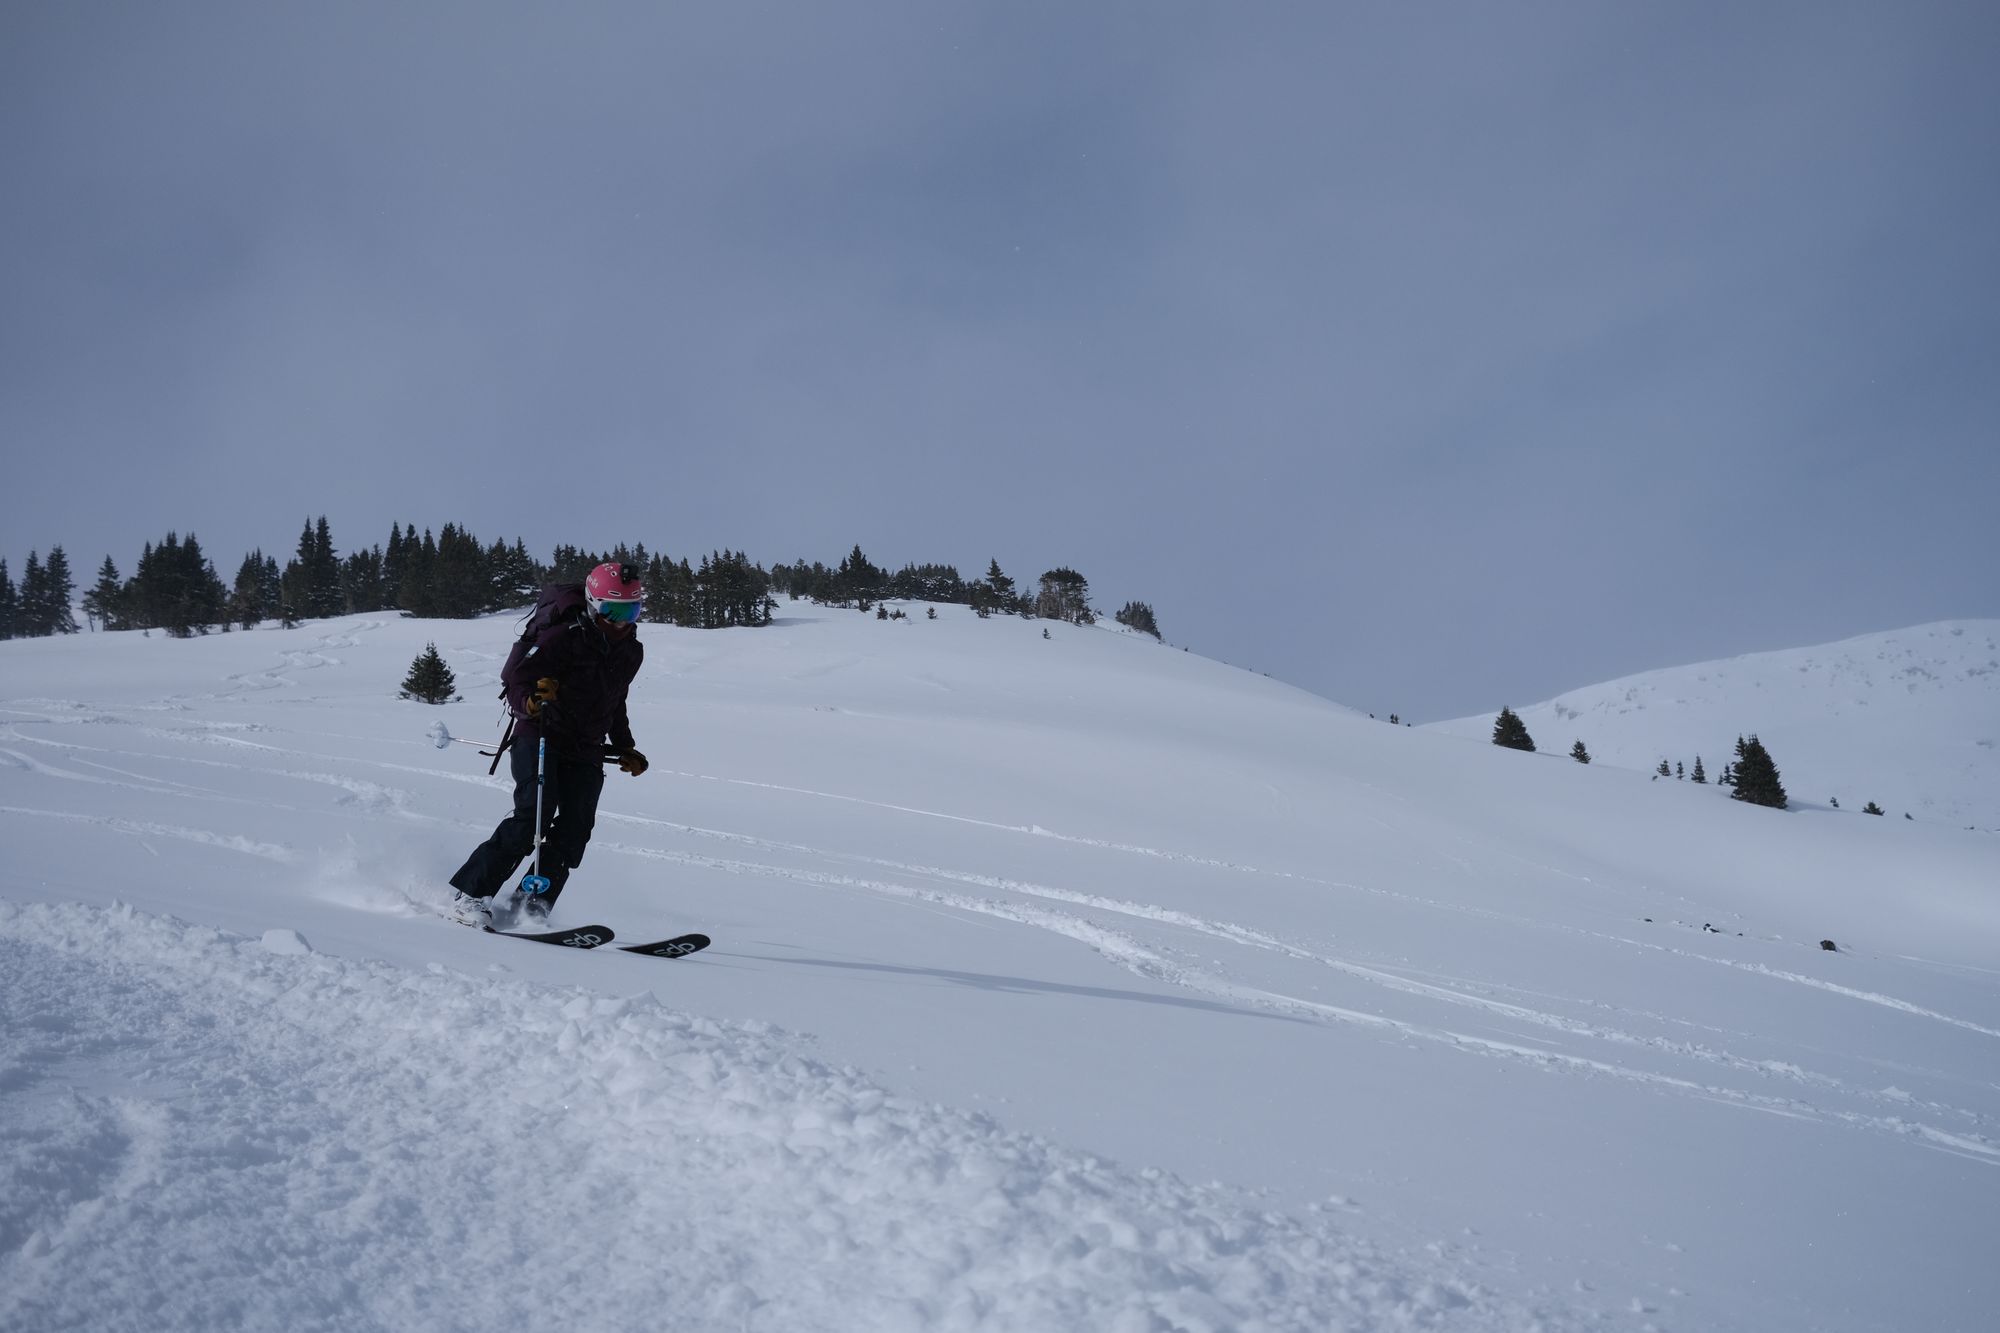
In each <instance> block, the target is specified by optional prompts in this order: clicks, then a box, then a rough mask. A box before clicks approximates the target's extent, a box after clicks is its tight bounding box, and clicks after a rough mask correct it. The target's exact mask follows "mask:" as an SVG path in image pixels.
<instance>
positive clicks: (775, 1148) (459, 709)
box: [0, 604, 2000, 1333]
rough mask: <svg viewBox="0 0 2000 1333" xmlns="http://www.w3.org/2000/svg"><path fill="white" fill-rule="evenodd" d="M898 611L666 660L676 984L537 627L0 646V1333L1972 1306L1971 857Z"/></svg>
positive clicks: (1980, 1117) (1980, 1202)
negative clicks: (574, 817)
mask: <svg viewBox="0 0 2000 1333" xmlns="http://www.w3.org/2000/svg"><path fill="white" fill-rule="evenodd" d="M911 610H912V611H913V612H915V614H914V615H913V616H912V618H911V619H909V620H906V621H891V622H881V621H876V620H875V619H873V618H872V617H870V616H863V615H858V614H856V613H855V612H852V611H846V612H842V611H832V610H822V609H817V608H809V607H806V606H804V605H801V604H793V605H791V606H788V607H786V608H785V609H784V613H783V614H782V615H781V618H780V623H779V624H778V625H776V626H774V627H772V628H769V629H762V630H746V631H726V632H714V633H695V632H686V631H674V630H663V629H660V628H657V627H651V626H649V627H646V629H645V630H644V631H643V633H644V634H645V636H646V638H647V641H648V661H647V667H646V671H645V673H644V674H642V676H641V677H640V681H639V683H638V686H637V687H636V689H635V693H634V698H633V720H634V727H635V730H636V732H637V734H638V737H639V743H640V745H641V746H642V747H643V748H645V749H647V751H648V752H649V754H650V755H651V757H652V760H653V768H652V770H651V771H650V772H649V773H648V774H647V775H645V777H643V778H641V779H638V780H636V781H635V780H631V779H628V778H625V777H624V776H623V775H616V774H614V775H613V778H612V781H611V783H610V784H609V785H608V786H607V789H606V793H605V798H604V806H603V814H602V817H601V819H600V823H599V826H598V835H597V840H596V842H595V843H594V844H593V845H592V848H591V851H590V854H589V856H588V857H587V858H586V861H585V863H584V865H583V866H582V867H581V868H580V869H579V870H578V871H577V873H576V876H575V877H574V879H573V880H572V881H571V885H570V888H569V890H568V892H567V893H566V894H565V896H564V898H563V900H562V903H561V904H560V906H559V908H558V911H557V921H558V924H561V923H569V924H584V923H589V922H600V923H604V924H608V925H610V926H612V927H613V928H615V929H616V930H617V932H618V934H619V937H620V939H621V940H623V941H641V940H648V939H655V938H660V937H662V936H666V935H671V934H676V933H680V932H682V931H686V930H697V929H698V930H704V931H706V932H708V933H710V934H712V935H713V936H714V937H715V944H714V946H713V947H711V948H710V949H709V950H707V951H705V952H703V953H701V954H698V955H695V956H694V957H692V958H689V959H684V960H676V961H667V960H661V959H650V958H642V957H637V956H634V955H631V954H624V953H619V952H617V951H615V950H613V949H600V950H597V951H595V952H592V953H576V952H572V951H568V950H562V949H556V948H550V947H546V946H540V945H532V944H523V943H520V942H516V941H509V940H504V939H498V938H495V937H492V936H489V935H483V934H480V933H478V932H475V931H470V930H465V929H463V928H461V927H459V926H456V925H453V924H450V923H449V922H448V921H446V920H445V914H446V900H447V898H448V897H449V890H448V888H447V887H446V886H445V883H444V881H445V879H446V877H447V876H448V875H449V874H450V872H451V870H452V869H453V868H455V867H456V865H457V864H458V862H459V860H460V859H462V857H463V856H464V854H465V853H466V851H467V850H469V849H470V847H471V846H472V845H473V843H475V842H476V841H478V840H479V839H480V838H481V837H483V836H484V835H485V834H486V832H487V831H489V830H490V828H491V826H492V824H493V822H494V821H495V820H497V819H498V818H499V816H500V815H501V814H502V813H503V812H504V811H505V809H506V806H507V799H508V794H507V787H506V785H505V784H504V783H503V782H501V781H499V780H497V779H494V778H489V777H488V776H487V774H486V764H487V762H488V761H487V760H486V759H484V758H481V757H479V756H478V755H477V754H476V753H475V752H474V751H473V749H472V748H471V747H469V746H463V745H451V744H449V743H447V748H445V749H442V750H441V749H439V748H437V746H436V745H435V744H434V743H433V740H432V738H431V734H430V733H431V730H432V724H433V723H434V722H444V723H445V724H446V725H447V726H448V728H449V731H450V733H451V734H454V735H458V736H462V737H480V736H490V735H492V734H493V733H494V731H495V730H497V727H496V726H495V725H494V721H495V718H496V716H497V714H496V712H495V711H494V705H493V704H492V703H491V702H490V699H491V694H492V691H493V690H494V688H495V685H494V682H493V675H494V672H495V671H496V670H497V667H498V663H499V660H500V658H501V656H502V655H503V654H504V651H505V648H506V645H507V641H508V638H509V636H510V633H511V629H512V621H511V620H510V619H507V618H500V617H495V618H490V619H487V620H482V621H472V622H418V621H405V620H395V619H379V618H378V619H366V618H351V619H347V620H341V621H334V622H324V623H319V624H314V625H309V626H305V627H301V628H298V629H293V630H283V629H277V628H271V629H263V630H258V631H254V632H249V633H241V632H239V633H234V634H229V635H217V636H211V637H209V638H205V639H197V640H193V641H187V642H175V641H172V640H168V639H165V638H160V637H146V636H142V635H137V634H113V635H96V636H84V637H79V638H75V639H69V640H38V641H30V642H25V643H23V642H13V643H7V644H0V665H4V668H5V669H4V672H0V679H4V680H6V681H7V682H8V683H9V687H10V689H12V690H13V691H14V693H13V694H12V696H11V697H7V698H3V699H0V836H4V838H5V840H6V847H7V850H8V860H9V871H10V873H9V878H8V881H7V884H6V886H5V888H4V889H0V1005H4V1006H5V1012H6V1013H7V1015H8V1017H9V1021H8V1023H7V1024H6V1025H4V1026H0V1124H4V1126H5V1128H6V1132H5V1134H4V1135H0V1329H6V1330H9V1331H10V1333H11V1330H15V1329H20V1330H27V1329H35V1330H42V1329H68V1328H79V1329H81V1328H90V1329H149V1330H151V1329H169V1330H195V1329H211V1328H217V1327H245V1328H251V1327H285V1328H305V1329H310V1328H329V1329H331V1328H339V1329H350V1328H359V1329H372V1328H384V1329H457V1328H464V1329H524V1330H525V1329H539V1328H546V1327H552V1326H558V1325H560V1326H568V1327H579V1328H586V1327H587V1328H593V1329H597V1328H603V1329H658V1328H684V1329H747V1330H779V1329H783V1330H792V1329H807V1328H809V1329H830V1330H831V1329H853V1330H881V1329H901V1328H907V1329H983V1330H998V1329H1022V1330H1066V1329H1076V1330H1100V1329H1111V1330H1125V1329H1131V1330H1168V1329H1186V1330H1215V1331H1218V1333H1219V1331H1221V1330H1249V1329H1271V1330H1276V1329H1324V1328H1355V1329H1377V1328H1381V1329H1389V1328H1449V1329H1460V1328H1468V1329H1515V1328H1520V1329H1528V1328H1541V1329H1549V1330H1568V1329H1635V1330H1636V1329H1646V1328H1661V1329H1667V1328H1671V1329H1742V1328H1758V1329H1778V1330H1783V1329H1800V1330H1804V1329H1884V1330H1887V1329H1898V1330H1901V1329H1909V1328H1919V1327H1921V1328H1925V1329H1967V1330H1971V1329H1984V1328H1986V1327H1989V1326H1990V1320H1991V1312H1992V1310H1993V1309H1994V1308H1996V1303H2000V1280H1996V1276H1995V1273H1994V1271H1993V1267H1992V1265H1991V1263H1990V1262H1989V1258H1988V1255H1987V1250H1988V1248H1989V1247H1990V1238H1991V1236H1992V1235H1993V1234H1994V1233H1995V1229H1996V1223H2000V1079H1996V1074H1995V1071H1996V1069H2000V890H1996V885H2000V839H1996V838H1995V837H1993V836H1992V835H1988V834H1980V833H1968V832H1965V831H1964V830H1962V829H1955V828H1948V827H1944V826H1942V825H1941V824H1938V823H1935V822H1933V823H1925V824H1910V823H1905V822H1903V821H1900V820H1875V819H1865V818H1854V819H1849V818H1844V817H1842V816H1840V815H1839V814H1836V813H1831V812H1816V811H1803V812H1794V813H1781V812H1775V811H1767V810H1758V809H1752V808H1748V807H1745V806H1742V805H1739V804H1737V803H1734V802H1730V801H1728V800H1726V799H1718V797H1717V794H1716V793H1715V792H1713V791H1699V790H1689V789H1687V788H1686V787H1685V786H1682V785H1680V784H1676V789H1674V790H1664V789H1662V787H1661V786H1660V784H1657V783H1652V782H1650V781H1649V780H1648V778H1647V777H1646V776H1645V775H1644V774H1635V773H1629V772H1620V771H1618V770H1617V769H1615V768H1612V767H1598V766H1592V767H1590V768H1585V767H1583V766H1579V765H1575V764H1571V763H1568V762H1567V761H1566V760H1558V759H1555V758H1553V757H1550V756H1535V755H1523V754H1519V753H1515V752H1511V751H1501V750H1497V749H1495V748H1494V747H1492V746H1490V745H1486V744H1484V743H1483V739H1478V740H1475V741H1473V742H1472V743H1468V742H1467V741H1466V740H1463V739H1459V738H1454V737H1451V736H1446V735H1438V734H1434V733H1428V732H1425V731H1423V730H1410V729H1405V728H1391V727H1387V726H1384V725H1382V724H1380V723H1375V722H1370V721H1369V720H1367V719H1366V718H1362V717H1359V716H1357V715H1355V714H1353V713H1352V712H1350V711H1348V710H1345V709H1341V708H1338V707H1335V706H1333V705H1330V704H1327V703H1326V702H1324V701H1322V700H1318V699H1315V698H1313V697H1311V696H1309V695H1306V694H1303V693H1301V692H1299V691H1296V690H1291V689H1289V688H1287V687H1284V686H1282V685H1278V684H1275V683H1273V682H1271V681H1268V680H1265V679H1263V678H1261V677H1257V676H1254V675H1251V674H1249V673H1245V672H1240V671H1234V670H1230V669H1228V668H1225V667H1223V666H1221V665H1219V664H1216V663H1213V662H1208V661H1204V660H1203V659H1200V658H1197V657H1194V656H1193V655H1191V654H1186V653H1182V652H1177V651H1174V650H1172V649H1168V648H1165V647H1162V646H1161V645H1158V644H1156V643H1155V642H1153V641H1152V640H1151V639H1149V638H1143V637H1140V636H1136V635H1132V634H1127V633H1122V632H1118V631H1114V630H1107V629H1104V628H1084V627H1075V626H1064V625H1057V626H1053V627H1049V628H1052V630H1053V632H1052V634H1051V635H1050V637H1049V638H1048V639H1046V640H1045V639H1043V638H1042V637H1041V631H1042V629H1043V628H1045V626H1044V625H1042V624H1041V623H1039V622H1024V621H1019V620H1007V619H996V620H993V621H987V622H982V621H978V620H976V619H975V618H974V617H973V616H972V615H971V614H970V613H969V612H967V611H965V610H964V608H957V607H940V608H939V617H938V619H937V620H935V621H930V620H927V619H926V618H924V617H923V615H922V610H921V608H911ZM432 640H435V641H436V642H437V644H438V647H439V649H440V651H441V652H443V654H444V655H445V657H446V658H447V660H448V661H449V662H450V663H451V665H452V666H453V668H454V670H455V671H457V672H458V673H459V679H460V688H461V690H462V691H463V693H464V694H465V695H466V696H467V699H468V702H465V703H462V704H456V705H451V706H447V707H443V708H429V707H425V706H423V705H419V704H414V703H411V702H407V701H403V700H400V699H398V698H397V697H396V686H397V684H398V683H399V682H400V680H401V678H402V674H403V672H404V671H405V670H406V669H407V666H408V664H409V661H410V660H411V659H412V658H413V657H414V656H415V655H416V654H417V653H418V652H420V651H421V650H422V649H423V647H424V645H425V643H426V642H429V641H432ZM1753 729H1754V724H1753ZM1823 938H1827V939H1832V940H1833V941H1835V942H1836V944H1837V949H1836V950H1834V951H1828V950H1825V949H1823V948H1821V947H1820V941H1821V940H1822V939H1823Z"/></svg>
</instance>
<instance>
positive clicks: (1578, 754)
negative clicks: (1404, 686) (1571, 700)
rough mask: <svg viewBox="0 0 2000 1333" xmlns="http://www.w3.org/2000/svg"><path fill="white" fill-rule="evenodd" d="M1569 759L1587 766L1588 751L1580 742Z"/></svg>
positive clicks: (1588, 760) (1574, 747)
mask: <svg viewBox="0 0 2000 1333" xmlns="http://www.w3.org/2000/svg"><path fill="white" fill-rule="evenodd" d="M1389 720H1390V721H1391V722H1393V721H1395V719H1394V718H1390V719H1389ZM1569 757H1570V758H1572V759H1574V760H1576V762H1577V763H1579V764H1587V763H1589V762H1590V751H1588V750H1586V749H1584V748H1583V742H1582V741H1578V742H1577V743H1576V744H1575V745H1572V746H1570V747H1569Z"/></svg>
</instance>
